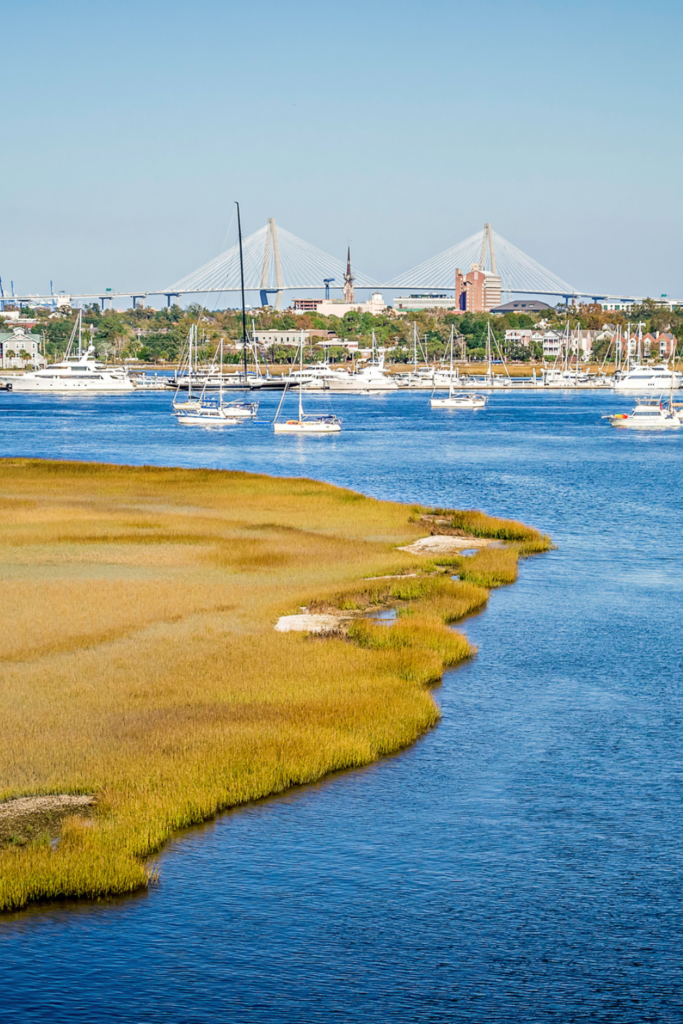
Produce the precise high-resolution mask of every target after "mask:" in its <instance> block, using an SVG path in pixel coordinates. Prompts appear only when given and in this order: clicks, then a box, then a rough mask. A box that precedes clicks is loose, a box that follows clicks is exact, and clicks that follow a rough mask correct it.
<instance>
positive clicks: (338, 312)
mask: <svg viewBox="0 0 683 1024" xmlns="http://www.w3.org/2000/svg"><path fill="white" fill-rule="evenodd" d="M313 308H314V309H315V312H316V313H319V314H320V316H338V317H339V318H340V319H341V317H343V316H345V314H346V313H372V315H373V316H379V315H380V314H381V313H383V312H384V311H385V309H386V308H387V304H386V302H385V301H384V298H383V297H382V293H381V292H373V294H372V296H371V297H370V298H369V299H368V300H367V302H346V301H345V300H344V299H295V300H294V312H295V313H308V312H312V310H313Z"/></svg>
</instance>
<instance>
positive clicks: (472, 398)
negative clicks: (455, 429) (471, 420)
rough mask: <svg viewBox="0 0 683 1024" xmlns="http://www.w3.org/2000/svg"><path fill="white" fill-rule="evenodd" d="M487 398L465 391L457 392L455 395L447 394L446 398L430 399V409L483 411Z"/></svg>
mask: <svg viewBox="0 0 683 1024" xmlns="http://www.w3.org/2000/svg"><path fill="white" fill-rule="evenodd" d="M487 402H488V397H487V396H486V395H470V394H468V393H467V392H466V391H459V392H458V393H457V394H449V395H448V398H431V399H430V403H429V404H430V405H431V407H432V409H485V408H486V403H487Z"/></svg>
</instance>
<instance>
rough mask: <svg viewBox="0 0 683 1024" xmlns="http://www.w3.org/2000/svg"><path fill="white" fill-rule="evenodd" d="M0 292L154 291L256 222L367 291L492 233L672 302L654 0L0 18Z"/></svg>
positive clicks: (676, 163) (87, 3)
mask: <svg viewBox="0 0 683 1024" xmlns="http://www.w3.org/2000/svg"><path fill="white" fill-rule="evenodd" d="M0 15H1V19H2V20H1V22H0V24H1V25H2V34H3V47H2V50H3V56H2V72H3V73H2V86H1V88H2V111H3V130H2V171H1V172H0V180H1V182H2V188H1V190H0V276H2V280H3V283H4V284H5V286H7V285H8V283H9V280H10V279H13V280H14V282H15V288H17V289H19V290H21V291H22V292H23V291H44V290H47V288H48V287H49V281H50V279H53V280H54V283H55V289H64V290H66V291H82V290H89V289H93V290H99V289H101V288H104V287H112V288H114V290H125V289H128V288H140V289H146V288H156V287H162V286H164V285H168V284H170V283H171V282H173V281H175V280H177V279H178V278H179V277H181V276H183V275H184V274H186V273H188V272H189V271H191V270H193V269H195V267H197V266H199V265H200V264H202V263H204V262H205V261H206V260H208V259H211V258H212V257H213V256H215V255H216V254H217V253H218V252H220V251H221V249H222V248H223V247H225V245H226V243H227V244H230V243H232V242H233V241H234V237H228V238H227V240H226V232H227V231H228V227H229V224H230V219H231V217H232V204H233V201H234V200H235V199H239V200H240V202H241V204H242V210H243V218H244V228H245V231H246V232H247V233H248V232H250V231H252V230H254V229H255V228H257V227H260V226H261V225H262V224H264V223H265V221H266V219H267V218H268V217H269V216H274V217H275V218H276V220H277V221H278V223H280V224H282V225H283V226H284V227H286V228H288V229H289V230H290V231H293V232H294V233H295V234H297V235H300V236H301V237H303V238H305V239H307V240H308V241H310V242H312V243H314V244H315V245H317V246H319V247H320V248H322V249H324V250H326V251H328V252H330V253H333V254H334V255H336V256H338V257H341V258H343V256H344V253H345V248H346V245H347V243H348V242H349V241H350V242H351V245H352V251H353V255H354V263H355V264H356V265H357V266H358V267H360V268H362V269H363V270H365V271H366V272H367V273H368V274H370V275H371V276H372V277H374V278H375V279H379V280H386V279H388V278H389V277H391V276H393V275H394V274H396V273H398V272H400V271H402V270H407V269H409V268H410V267H412V266H414V265H415V264H416V263H419V262H421V261H422V260H424V259H427V258H428V257H430V256H432V255H434V254H436V253H438V252H439V251H441V250H442V249H445V248H447V247H448V246H450V245H453V244H455V243H456V242H458V241H460V240H461V239H462V238H464V237H466V236H467V235H470V234H472V233H473V232H474V231H476V230H478V229H479V228H480V227H481V226H482V225H483V223H484V222H485V221H490V222H491V223H492V224H493V227H494V228H495V230H496V231H497V232H498V233H499V234H501V235H503V236H504V237H506V238H508V239H509V240H510V241H511V242H513V243H514V244H515V245H517V246H519V247H520V248H521V249H523V250H524V251H526V252H527V253H529V254H530V255H531V256H533V257H534V258H535V259H537V260H539V261H540V262H541V263H543V264H544V265H545V266H547V267H549V268H550V269H551V270H553V271H555V272H556V273H557V274H559V275H560V276H561V277H562V278H564V279H566V280H568V281H569V282H571V283H572V284H574V285H575V286H576V287H578V288H579V289H584V288H585V289H588V290H592V289H595V290H598V289H605V290H608V291H612V292H624V293H633V294H643V293H645V294H653V295H659V294H661V293H668V294H669V295H674V296H676V297H677V298H683V274H682V271H683V256H682V255H681V247H680V241H679V239H680V236H681V228H682V227H683V195H682V194H681V156H682V141H681V127H680V106H681V91H682V89H681V72H680V68H679V65H678V60H677V55H678V49H679V47H678V43H677V40H678V39H679V38H680V33H681V28H682V22H683V5H681V4H675V3H673V2H669V0H650V3H648V4H643V3H640V2H639V3H635V2H633V0H620V2H619V3H616V2H606V0H592V2H586V0H571V2H562V0H556V2H552V0H550V2H549V0H543V2H539V0H518V2H516V3H515V2H510V0H505V2H503V0H477V2H472V3H470V2H462V0H451V2H444V0H421V2H419V3H418V2H412V3H410V2H406V0H392V2H388V0H365V2H359V0H347V2H345V3H335V4H329V3H320V2H311V0H288V2H283V0H279V2H274V0H260V2H259V3H254V2H246V0H232V2H230V0H223V2H216V0H192V2H186V0H163V2H161V0H136V2H131V0H116V2H112V0H22V2H21V3H20V4H19V3H12V4H10V3H9V2H5V3H4V4H0Z"/></svg>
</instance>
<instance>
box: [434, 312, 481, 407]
mask: <svg viewBox="0 0 683 1024" xmlns="http://www.w3.org/2000/svg"><path fill="white" fill-rule="evenodd" d="M454 333H455V328H454V327H453V326H452V325H451V365H450V373H449V385H448V398H434V391H436V388H434V391H432V396H431V398H430V400H429V404H430V406H431V408H432V409H484V408H485V407H486V403H487V402H488V398H487V397H486V395H471V394H469V393H467V392H465V391H460V392H458V393H457V394H456V393H455V392H454V391H453V337H454Z"/></svg>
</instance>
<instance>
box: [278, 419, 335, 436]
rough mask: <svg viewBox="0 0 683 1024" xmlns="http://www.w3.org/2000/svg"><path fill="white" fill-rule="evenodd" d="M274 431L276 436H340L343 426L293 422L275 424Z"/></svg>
mask: <svg viewBox="0 0 683 1024" xmlns="http://www.w3.org/2000/svg"><path fill="white" fill-rule="evenodd" d="M273 431H274V433H276V434H338V433H340V431H341V424H340V423H315V422H307V421H306V420H304V421H303V422H302V421H301V420H291V421H290V422H287V421H285V422H284V423H274V424H273Z"/></svg>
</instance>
